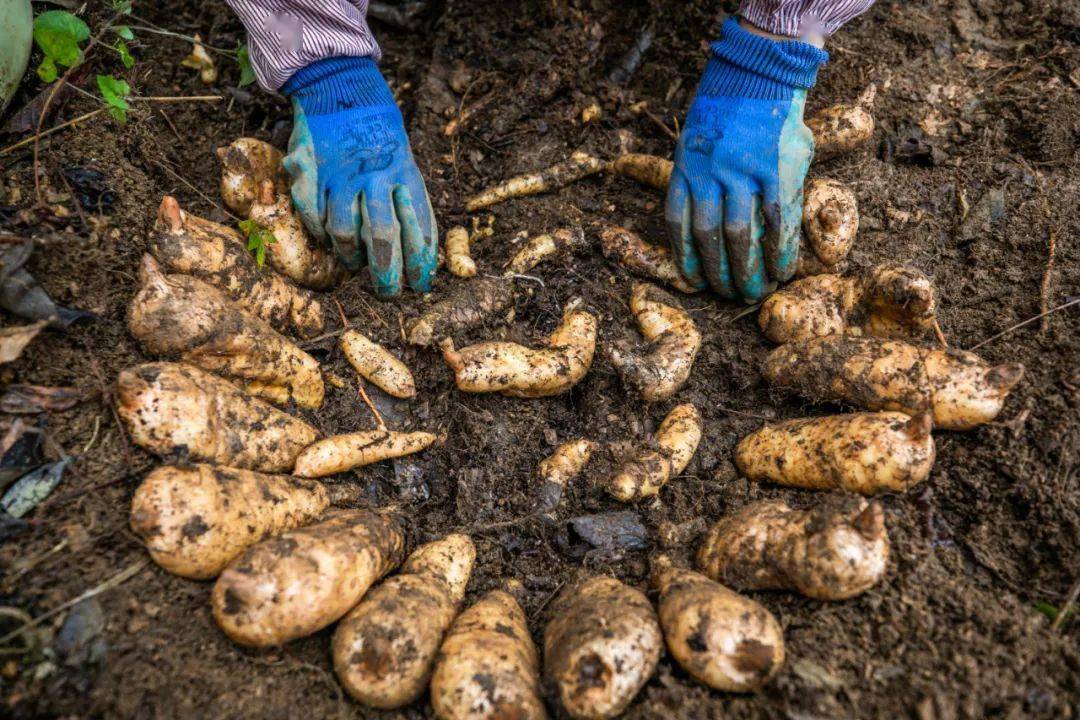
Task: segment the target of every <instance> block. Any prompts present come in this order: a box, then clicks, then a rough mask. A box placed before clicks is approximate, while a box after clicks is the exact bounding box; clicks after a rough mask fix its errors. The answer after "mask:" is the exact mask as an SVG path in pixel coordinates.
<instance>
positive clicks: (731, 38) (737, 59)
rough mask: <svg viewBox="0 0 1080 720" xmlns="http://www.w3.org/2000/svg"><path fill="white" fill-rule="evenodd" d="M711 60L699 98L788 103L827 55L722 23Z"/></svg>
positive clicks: (730, 21)
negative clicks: (733, 98)
mask: <svg viewBox="0 0 1080 720" xmlns="http://www.w3.org/2000/svg"><path fill="white" fill-rule="evenodd" d="M710 47H711V50H712V59H710V60H709V64H708V65H707V66H706V67H705V74H704V75H702V77H701V83H700V85H698V95H705V96H710V97H744V98H754V99H761V100H787V99H789V98H790V97H791V95H792V92H793V91H794V90H796V89H804V90H808V89H810V88H811V87H813V86H814V82H815V81H816V80H817V71H818V68H819V67H821V66H822V65H824V64H825V63H826V62H828V60H829V53H827V52H825V51H824V50H822V49H821V48H817V47H814V46H813V45H811V44H809V43H804V42H799V41H798V40H771V39H769V38H766V37H762V36H760V35H755V34H754V33H752V32H749V31H748V30H745V29H743V27H742V26H741V25H739V21H738V19H737V18H735V17H730V18H728V20H727V21H726V22H725V23H724V27H723V29H722V30H721V34H720V39H719V40H717V41H716V42H714V43H712V45H711V46H710Z"/></svg>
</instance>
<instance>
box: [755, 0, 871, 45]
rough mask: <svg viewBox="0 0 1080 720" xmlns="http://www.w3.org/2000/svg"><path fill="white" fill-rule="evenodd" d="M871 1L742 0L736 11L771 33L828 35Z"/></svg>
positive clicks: (799, 35)
mask: <svg viewBox="0 0 1080 720" xmlns="http://www.w3.org/2000/svg"><path fill="white" fill-rule="evenodd" d="M873 4H874V0H743V1H742V4H741V5H740V6H739V15H740V16H741V17H742V18H744V19H745V20H747V21H748V22H750V23H751V24H752V25H755V26H757V27H759V28H761V29H762V30H765V31H766V32H770V33H773V34H774V35H784V36H787V37H792V38H801V37H806V36H808V35H822V36H825V37H828V36H829V35H832V34H833V33H834V32H836V31H837V30H838V29H839V28H840V26H841V25H843V24H844V23H846V22H847V21H848V20H851V19H852V18H854V17H855V16H857V15H861V14H862V13H864V12H866V11H867V10H868V9H869V8H870V6H871V5H873Z"/></svg>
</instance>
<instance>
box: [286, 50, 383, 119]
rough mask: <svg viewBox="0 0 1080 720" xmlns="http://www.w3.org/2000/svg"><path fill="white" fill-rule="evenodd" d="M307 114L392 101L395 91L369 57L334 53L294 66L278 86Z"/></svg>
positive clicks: (328, 112) (327, 113)
mask: <svg viewBox="0 0 1080 720" xmlns="http://www.w3.org/2000/svg"><path fill="white" fill-rule="evenodd" d="M281 93H282V94H283V95H285V96H286V97H289V98H291V99H294V100H296V101H297V102H299V103H300V106H301V107H302V108H303V109H304V112H305V113H307V114H308V115H329V114H331V113H336V112H340V111H343V110H351V109H354V108H358V107H379V106H386V105H394V94H393V93H392V92H390V86H388V85H387V84H386V80H384V79H383V76H382V73H380V72H379V66H378V65H376V64H375V61H374V60H372V59H371V58H369V57H333V58H325V59H323V60H318V61H316V62H313V63H311V64H310V65H308V66H307V67H304V68H301V69H300V70H297V71H296V72H295V73H294V74H293V76H292V77H291V78H289V80H288V82H286V83H285V84H284V85H282V86H281Z"/></svg>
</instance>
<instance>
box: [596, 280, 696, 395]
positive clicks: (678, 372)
mask: <svg viewBox="0 0 1080 720" xmlns="http://www.w3.org/2000/svg"><path fill="white" fill-rule="evenodd" d="M630 312H632V313H633V314H634V318H635V319H636V320H637V323H638V328H640V330H641V334H642V336H644V338H645V341H646V342H647V343H648V346H647V347H646V348H645V352H644V353H638V352H636V351H634V350H633V349H632V348H627V347H624V346H620V345H618V344H617V345H615V346H614V347H612V348H611V349H610V350H609V352H608V356H609V358H610V359H611V364H612V365H614V366H615V369H616V370H618V371H619V374H620V375H622V377H623V381H624V382H626V383H627V384H628V385H630V386H632V387H634V388H635V389H636V390H637V391H638V392H640V393H641V396H642V397H643V398H645V400H646V402H655V401H656V400H664V399H666V398H669V397H671V396H672V395H674V394H675V393H676V392H678V391H679V389H680V388H682V386H683V385H685V384H686V381H687V380H688V379H689V378H690V369H691V368H692V367H693V365H694V360H695V359H696V358H697V354H698V349H699V348H700V347H701V333H700V332H698V329H697V326H696V325H695V324H694V319H693V318H691V317H690V315H689V314H688V313H687V312H686V311H685V310H683V309H682V308H681V307H679V306H678V304H677V303H676V302H675V301H674V300H673V299H672V298H671V297H669V296H668V295H667V294H666V293H664V292H662V291H661V290H660V289H659V288H657V287H656V286H654V285H650V284H648V283H641V282H638V283H634V287H633V290H632V291H631V293H630Z"/></svg>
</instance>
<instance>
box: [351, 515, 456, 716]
mask: <svg viewBox="0 0 1080 720" xmlns="http://www.w3.org/2000/svg"><path fill="white" fill-rule="evenodd" d="M475 560H476V548H475V547H474V546H473V542H472V540H470V539H469V537H468V536H467V535H460V534H458V535H449V536H447V537H445V538H443V539H442V540H436V541H435V542H430V543H428V544H426V545H421V546H420V547H419V548H417V549H416V550H415V551H414V552H413V554H412V555H410V556H409V557H408V559H407V560H406V561H405V564H404V565H402V566H401V572H400V573H398V574H397V575H395V576H393V577H391V578H389V579H387V580H385V581H383V582H382V583H381V584H379V585H377V586H376V587H374V588H373V589H372V590H371V591H370V592H369V593H368V594H367V595H365V596H364V599H363V601H362V602H361V603H360V604H359V605H357V606H356V607H355V608H354V609H353V610H352V611H351V612H350V613H349V614H348V615H346V616H345V617H344V619H342V621H341V623H340V624H339V625H338V627H337V630H336V631H335V632H334V641H333V655H334V672H335V673H337V676H338V679H339V680H340V681H341V684H342V685H343V686H344V687H345V690H346V691H348V693H349V694H350V695H351V696H353V697H354V698H356V699H357V700H359V701H360V702H362V703H364V704H365V705H369V706H371V707H375V708H380V709H384V710H390V709H393V708H399V707H401V706H403V705H407V704H409V703H411V702H413V701H415V700H417V699H419V697H420V696H421V695H423V693H424V690H425V689H427V684H428V681H429V680H430V679H431V672H432V670H433V668H434V666H435V657H436V655H437V654H438V652H439V645H440V644H442V640H443V636H444V635H445V634H446V631H447V630H448V629H449V628H450V624H451V623H452V622H453V621H454V618H455V617H456V616H457V613H458V605H459V604H460V603H461V599H462V598H463V597H464V596H465V587H466V585H468V583H469V576H470V575H471V574H472V568H473V563H474V562H475Z"/></svg>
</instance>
